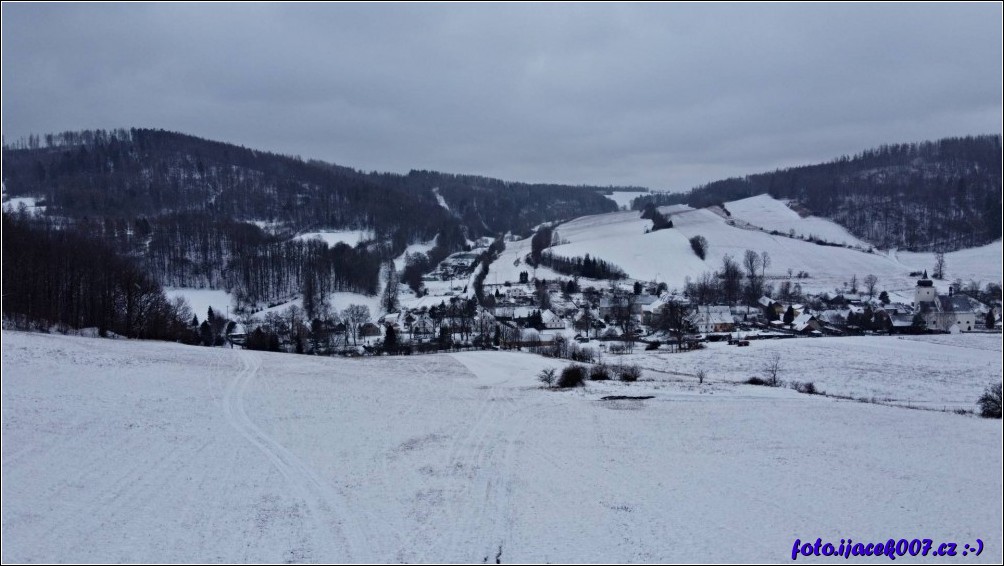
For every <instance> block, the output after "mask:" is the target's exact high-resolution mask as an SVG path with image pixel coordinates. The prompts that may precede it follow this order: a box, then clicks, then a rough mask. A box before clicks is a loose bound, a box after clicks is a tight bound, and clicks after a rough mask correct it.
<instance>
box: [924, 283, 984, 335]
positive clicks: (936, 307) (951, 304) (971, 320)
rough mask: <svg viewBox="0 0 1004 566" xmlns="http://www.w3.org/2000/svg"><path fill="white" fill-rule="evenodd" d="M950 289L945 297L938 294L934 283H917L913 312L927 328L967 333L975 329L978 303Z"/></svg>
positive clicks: (978, 309)
mask: <svg viewBox="0 0 1004 566" xmlns="http://www.w3.org/2000/svg"><path fill="white" fill-rule="evenodd" d="M954 291H955V290H954V289H952V288H951V287H949V288H948V294H947V295H940V294H938V292H937V290H936V289H935V288H934V282H933V281H931V280H930V279H928V278H927V272H924V278H923V279H920V280H919V281H917V288H916V289H915V291H914V310H915V312H917V313H920V315H921V316H923V317H924V322H925V323H927V328H929V329H931V330H939V331H941V332H949V331H951V330H952V329H953V327H954V328H955V329H957V330H961V331H964V332H968V331H970V330H973V329H974V328H976V320H977V313H978V312H980V311H981V310H982V309H981V306H982V305H980V303H979V301H977V300H975V299H973V298H972V297H969V296H968V295H963V294H957V293H955V292H954Z"/></svg>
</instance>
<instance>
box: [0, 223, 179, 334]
mask: <svg viewBox="0 0 1004 566" xmlns="http://www.w3.org/2000/svg"><path fill="white" fill-rule="evenodd" d="M3 294H4V296H3V315H4V318H5V319H6V320H8V321H11V322H13V323H14V324H15V325H16V326H18V327H23V328H36V327H39V328H43V329H47V328H48V327H49V326H50V325H61V326H64V327H68V328H74V329H79V328H86V327H94V328H97V329H98V331H99V332H100V333H101V334H105V333H106V332H114V333H116V334H120V335H122V336H128V337H135V338H151V339H166V340H183V341H194V340H195V339H196V337H195V336H193V332H192V329H191V328H190V326H189V323H190V321H191V319H192V312H191V310H190V309H189V308H188V307H187V305H186V304H185V303H184V301H169V300H168V299H167V298H166V296H165V295H164V292H163V290H162V289H161V287H160V285H159V284H158V283H157V281H156V280H154V279H153V278H152V277H150V276H149V275H148V274H147V273H145V272H144V271H143V270H142V269H141V268H140V266H138V265H137V264H136V263H135V262H134V261H132V260H130V259H128V258H123V257H121V256H119V255H118V254H117V253H116V252H115V250H113V249H112V248H111V247H110V246H108V245H107V244H105V243H104V242H102V241H101V240H96V239H94V238H90V237H88V236H87V235H85V234H81V233H80V232H78V231H77V230H75V229H74V228H72V227H68V226H63V225H61V224H59V223H56V222H53V221H50V220H48V219H45V218H42V217H33V216H31V215H29V214H28V213H25V212H15V213H7V212H4V213H3Z"/></svg>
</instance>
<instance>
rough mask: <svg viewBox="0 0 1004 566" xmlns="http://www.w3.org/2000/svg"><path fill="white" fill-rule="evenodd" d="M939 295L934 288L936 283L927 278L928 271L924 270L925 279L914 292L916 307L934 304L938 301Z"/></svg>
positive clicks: (918, 282)
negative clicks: (923, 304) (921, 304)
mask: <svg viewBox="0 0 1004 566" xmlns="http://www.w3.org/2000/svg"><path fill="white" fill-rule="evenodd" d="M937 296H938V293H937V290H936V289H935V288H934V281H931V280H930V279H928V278H927V270H926V269H925V270H924V278H923V279H920V280H919V281H917V289H916V291H915V292H914V299H913V300H914V305H916V306H917V307H920V303H933V302H934V301H935V300H936V299H937Z"/></svg>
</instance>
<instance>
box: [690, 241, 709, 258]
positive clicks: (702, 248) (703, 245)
mask: <svg viewBox="0 0 1004 566" xmlns="http://www.w3.org/2000/svg"><path fill="white" fill-rule="evenodd" d="M690 247H691V248H693V250H694V253H695V254H697V257H699V258H701V259H702V260H703V259H704V257H705V255H707V253H708V240H707V239H705V237H704V236H694V237H693V238H691V239H690Z"/></svg>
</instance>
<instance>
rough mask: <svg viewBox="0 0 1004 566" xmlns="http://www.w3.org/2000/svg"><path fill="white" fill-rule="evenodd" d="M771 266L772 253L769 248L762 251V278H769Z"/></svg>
mask: <svg viewBox="0 0 1004 566" xmlns="http://www.w3.org/2000/svg"><path fill="white" fill-rule="evenodd" d="M768 267H770V254H769V253H767V250H763V251H762V252H760V278H761V279H763V280H764V281H766V280H767V268H768Z"/></svg>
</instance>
